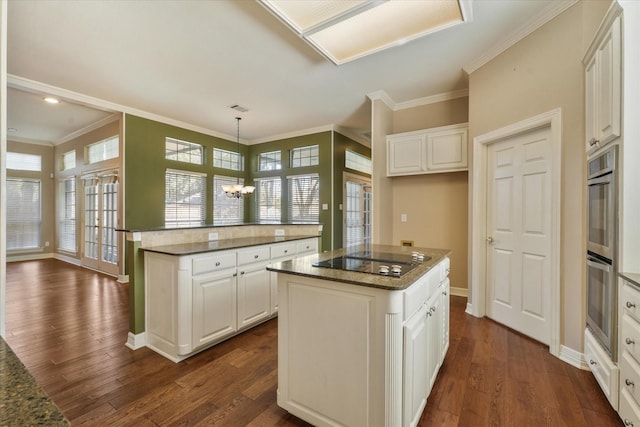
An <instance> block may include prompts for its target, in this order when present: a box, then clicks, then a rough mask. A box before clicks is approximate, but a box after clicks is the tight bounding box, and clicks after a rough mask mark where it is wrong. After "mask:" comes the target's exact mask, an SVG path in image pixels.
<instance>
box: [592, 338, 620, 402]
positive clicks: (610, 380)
mask: <svg viewBox="0 0 640 427" xmlns="http://www.w3.org/2000/svg"><path fill="white" fill-rule="evenodd" d="M584 358H585V360H586V361H587V363H588V364H589V369H591V372H592V373H593V376H594V377H595V378H596V381H598V384H599V385H600V388H601V389H602V391H603V392H604V394H605V396H606V397H607V399H608V400H609V403H610V404H611V406H612V407H613V408H614V409H615V410H618V379H619V369H618V366H617V365H616V364H615V363H613V362H612V361H611V357H610V356H609V355H608V354H607V353H606V352H605V351H604V350H603V349H602V346H600V344H599V343H598V341H597V340H596V339H595V337H594V336H593V334H591V331H590V330H589V329H588V328H587V329H585V332H584Z"/></svg>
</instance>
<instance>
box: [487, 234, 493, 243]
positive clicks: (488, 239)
mask: <svg viewBox="0 0 640 427" xmlns="http://www.w3.org/2000/svg"><path fill="white" fill-rule="evenodd" d="M493 241H494V240H493V237H491V236H487V242H488V243H489V244H491V243H493Z"/></svg>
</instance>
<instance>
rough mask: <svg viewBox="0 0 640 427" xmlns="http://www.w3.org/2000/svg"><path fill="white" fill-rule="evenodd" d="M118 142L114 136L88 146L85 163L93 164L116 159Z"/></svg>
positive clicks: (117, 138)
mask: <svg viewBox="0 0 640 427" xmlns="http://www.w3.org/2000/svg"><path fill="white" fill-rule="evenodd" d="M119 140H120V139H119V137H118V135H116V136H112V137H111V138H107V139H104V140H102V141H98V142H96V143H94V144H91V145H88V146H87V162H88V163H89V164H93V163H97V162H102V161H105V160H109V159H114V158H116V157H118V155H119V152H118V144H119Z"/></svg>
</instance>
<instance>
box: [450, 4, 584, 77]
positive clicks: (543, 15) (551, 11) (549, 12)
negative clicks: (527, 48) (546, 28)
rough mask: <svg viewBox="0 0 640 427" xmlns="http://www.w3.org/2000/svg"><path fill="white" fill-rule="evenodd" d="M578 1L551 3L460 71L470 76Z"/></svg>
mask: <svg viewBox="0 0 640 427" xmlns="http://www.w3.org/2000/svg"><path fill="white" fill-rule="evenodd" d="M577 1H578V0H562V1H555V2H552V3H551V4H550V5H549V7H547V8H546V9H545V10H543V11H542V12H540V13H539V14H538V15H537V16H535V17H534V18H533V19H532V20H531V21H529V22H528V23H527V24H525V25H523V26H522V27H520V28H519V29H518V30H516V31H515V32H513V33H511V34H510V35H509V36H508V37H507V38H505V39H504V40H502V42H500V43H498V44H497V45H495V46H494V47H493V49H490V50H489V51H487V52H486V53H485V54H483V55H482V56H480V57H478V58H476V59H474V60H473V61H471V62H470V63H469V64H467V65H465V66H464V67H462V69H463V70H464V71H465V72H466V73H467V74H471V73H473V72H474V71H476V70H477V69H479V68H480V67H482V66H483V65H485V64H486V63H488V62H489V61H491V60H492V59H493V58H495V57H496V56H498V55H500V54H501V53H502V52H504V51H505V50H507V49H509V48H510V47H511V46H513V45H514V44H516V43H517V42H519V41H520V40H522V39H523V38H525V37H526V36H528V35H529V34H531V33H532V32H534V31H535V30H537V29H538V28H540V27H541V26H543V25H544V24H546V23H547V22H549V21H551V20H552V19H553V18H555V17H556V16H558V15H560V14H561V13H562V12H564V11H565V10H567V9H569V8H570V7H571V6H573V5H574V4H576V3H577Z"/></svg>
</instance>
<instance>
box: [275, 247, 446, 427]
mask: <svg viewBox="0 0 640 427" xmlns="http://www.w3.org/2000/svg"><path fill="white" fill-rule="evenodd" d="M449 254H450V251H449V250H443V249H429V248H415V247H400V246H388V245H369V246H361V247H353V248H349V249H340V250H336V251H332V252H327V253H323V254H316V255H308V256H305V257H300V258H296V259H293V260H290V261H285V262H280V263H276V264H272V265H270V266H269V267H267V269H268V270H270V271H273V272H277V273H278V279H277V280H278V295H279V303H280V309H279V314H278V316H279V317H278V405H279V406H281V407H282V408H284V409H286V410H287V411H289V412H290V413H292V414H294V415H296V416H297V417H299V418H302V419H304V420H306V421H308V422H310V423H312V424H314V425H318V426H321V425H323V426H415V425H416V424H417V423H418V421H419V420H420V416H421V414H422V411H423V409H424V407H425V405H426V400H427V397H428V395H429V392H430V390H431V387H432V386H433V383H434V381H435V378H436V375H437V373H438V370H439V369H440V366H441V365H442V361H443V359H444V356H445V354H446V352H447V349H448V345H449V317H448V314H449V280H448V275H449V258H448V255H449ZM345 269H346V270H345Z"/></svg>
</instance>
